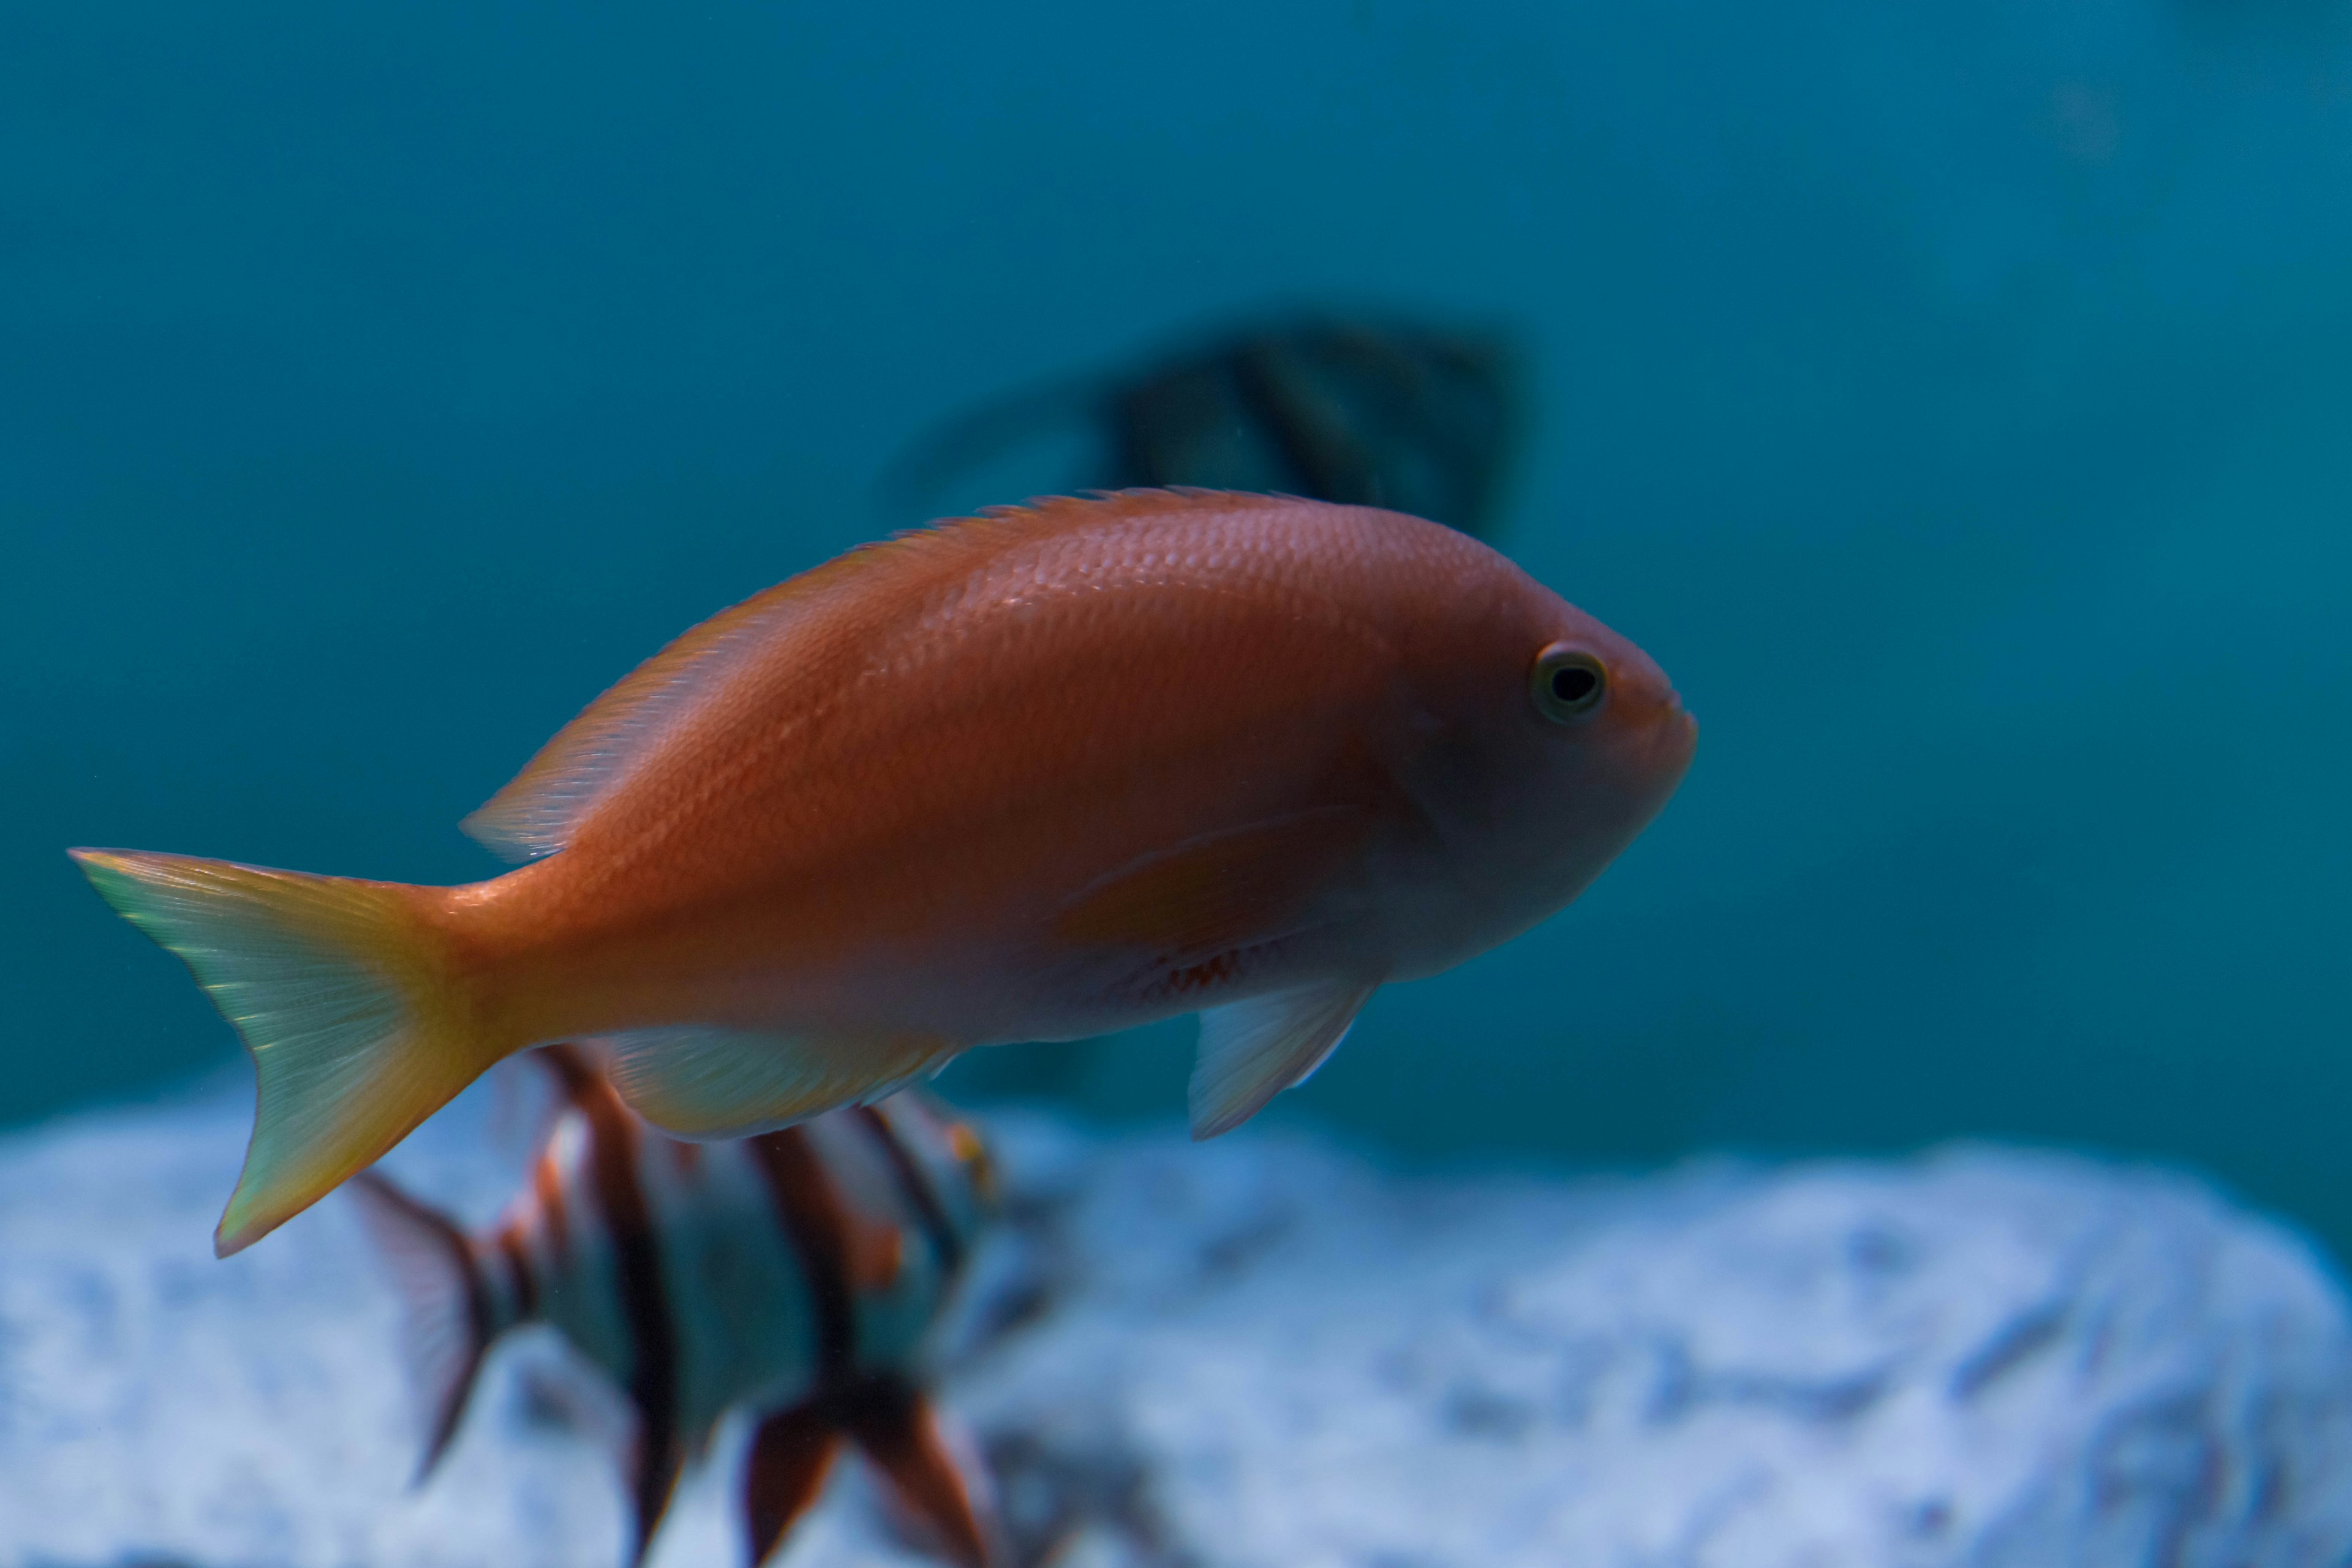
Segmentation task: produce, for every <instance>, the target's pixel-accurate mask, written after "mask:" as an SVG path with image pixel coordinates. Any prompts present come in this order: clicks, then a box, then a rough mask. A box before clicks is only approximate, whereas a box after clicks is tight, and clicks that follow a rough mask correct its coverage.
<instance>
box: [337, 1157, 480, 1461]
mask: <svg viewBox="0 0 2352 1568" xmlns="http://www.w3.org/2000/svg"><path fill="white" fill-rule="evenodd" d="M351 1191H352V1197H353V1198H354V1199H355V1200H357V1201H358V1204H359V1206H360V1217H361V1218H362V1220H363V1221H365V1222H366V1225H367V1228H368V1233H369V1234H370V1235H371V1236H373V1237H374V1238H375V1244H376V1248H377V1250H378V1251H380V1252H381V1253H382V1254H383V1261H384V1268H386V1270H387V1271H388V1272H389V1273H390V1274H391V1275H392V1282H393V1285H394V1288H395V1289H398V1290H399V1292H400V1298H401V1305H402V1306H403V1308H404V1309H405V1311H406V1320H405V1321H404V1324H403V1325H402V1327H403V1339H404V1342H405V1343H404V1348H405V1350H406V1352H407V1356H408V1374H409V1380H410V1382H411V1384H413V1385H414V1386H415V1391H416V1397H417V1401H418V1403H419V1404H420V1405H422V1407H423V1411H424V1415H425V1451H424V1455H423V1457H422V1458H420V1460H419V1461H418V1463H417V1467H416V1479H417V1480H418V1481H419V1482H422V1481H423V1480H424V1479H425V1477H427V1476H429V1475H431V1474H432V1473H433V1467H434V1466H436V1465H437V1464H439V1463H440V1462H441V1456H442V1455H443V1454H445V1453H446V1452H447V1451H448V1448H449V1441H450V1439H451V1438H453V1437H455V1436H457V1423H458V1422H459V1421H460V1420H461V1419H463V1418H464V1416H465V1414H466V1399H467V1395H468V1394H472V1393H473V1390H474V1380H475V1379H476V1378H477V1377H478V1376H479V1375H480V1373H481V1370H482V1356H483V1353H484V1352H487V1351H488V1349H489V1346H490V1341H491V1340H493V1339H495V1338H497V1337H498V1333H499V1330H500V1329H502V1328H504V1327H506V1326H507V1325H506V1323H505V1322H504V1321H502V1320H501V1317H500V1314H499V1307H498V1303H497V1299H496V1298H495V1297H494V1295H493V1293H492V1292H491V1290H490V1288H489V1285H488V1281H487V1280H485V1279H483V1278H482V1270H481V1266H480V1264H479V1263H478V1261H477V1259H476V1258H475V1255H474V1248H473V1246H472V1244H471V1243H469V1242H467V1239H466V1234H465V1232H463V1231H461V1230H459V1229H458V1228H457V1226H456V1225H455V1224H453V1223H452V1222H451V1221H450V1220H449V1218H448V1217H447V1216H446V1215H442V1214H440V1213H438V1212H437V1211H436V1210H434V1209H431V1208H427V1207H426V1206H425V1205H423V1204H421V1203H418V1202H417V1201H416V1200H415V1198H412V1197H410V1196H409V1195H408V1194H406V1193H404V1192H402V1191H401V1190H400V1189H399V1188H398V1187H396V1186H394V1184H392V1183H391V1182H389V1181H387V1180H386V1179H385V1178H383V1176H380V1175H378V1174H377V1173H375V1172H373V1171H362V1172H361V1173H359V1174H358V1175H356V1176H354V1177H352V1184H351Z"/></svg>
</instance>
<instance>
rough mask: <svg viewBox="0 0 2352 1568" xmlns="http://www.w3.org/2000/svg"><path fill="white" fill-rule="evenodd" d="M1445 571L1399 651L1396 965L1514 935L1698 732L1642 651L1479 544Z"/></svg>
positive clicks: (1551, 905)
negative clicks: (1404, 689) (1411, 646)
mask: <svg viewBox="0 0 2352 1568" xmlns="http://www.w3.org/2000/svg"><path fill="white" fill-rule="evenodd" d="M1474 548H1475V549H1478V550H1479V551H1480V552H1482V554H1483V555H1485V556H1486V557H1488V559H1486V560H1484V561H1481V562H1480V563H1478V564H1477V569H1476V570H1475V571H1474V572H1472V573H1469V574H1453V575H1452V577H1451V580H1450V582H1446V583H1444V586H1443V590H1442V591H1441V592H1439V593H1437V594H1436V595H1433V599H1434V600H1436V601H1438V602H1437V603H1434V604H1433V605H1432V608H1431V610H1430V612H1429V613H1428V614H1427V615H1426V616H1424V617H1423V622H1422V625H1421V626H1420V628H1419V629H1418V631H1417V633H1416V635H1415V637H1414V640H1415V641H1416V642H1418V643H1419V644H1420V645H1421V646H1420V647H1418V648H1417V649H1416V650H1415V651H1414V653H1413V654H1412V657H1409V658H1407V660H1406V661H1405V667H1406V668H1409V669H1411V670H1412V672H1413V674H1412V679H1411V685H1412V690H1411V693H1410V696H1409V698H1408V699H1407V701H1406V703H1405V705H1404V710H1403V711H1402V713H1401V714H1399V715H1398V719H1399V722H1397V723H1396V724H1395V725H1394V727H1393V730H1392V733H1394V734H1395V735H1397V736H1399V737H1401V739H1402V744H1401V745H1400V746H1399V747H1398V749H1397V750H1396V751H1393V752H1391V756H1392V758H1394V759H1395V762H1394V763H1393V776H1394V777H1395V779H1396V780H1397V782H1398V783H1399V784H1400V785H1401V786H1402V792H1403V794H1404V795H1405V797H1406V798H1407V799H1408V800H1409V801H1410V803H1411V805H1412V808H1413V818H1414V821H1415V823H1416V825H1417V826H1418V829H1419V831H1418V832H1416V833H1415V834H1413V835H1412V846H1411V847H1410V848H1409V849H1408V850H1407V851H1406V853H1405V855H1404V857H1403V859H1404V861H1405V862H1407V863H1408V864H1409V865H1410V867H1411V868H1410V870H1409V871H1408V875H1407V878H1406V879H1407V881H1408V882H1409V883H1411V884H1412V896H1411V897H1410V898H1409V900H1407V904H1408V910H1407V913H1408V920H1407V921H1406V922H1405V924H1404V926H1403V928H1402V929H1404V930H1406V931H1409V932H1411V933H1412V934H1411V935H1409V936H1408V937H1407V938H1405V939H1404V941H1403V942H1402V944H1401V946H1402V948H1404V949H1405V950H1406V951H1401V952H1399V954H1398V957H1399V959H1400V964H1399V972H1400V973H1431V972H1433V971H1434V970H1437V969H1441V968H1444V967H1446V966H1448V965H1450V964H1452V963H1458V962H1460V961H1461V960H1462V959H1464V958H1465V957H1468V956H1470V955H1471V954H1473V953H1475V952H1482V951H1484V950H1485V949H1486V948H1487V947H1491V946H1493V945H1495V944H1496V943H1497V942H1502V941H1504V940H1506V939H1507V938H1508V937H1510V936H1513V935H1516V934H1517V932H1519V931H1524V930H1526V929H1527V928H1528V926H1531V925H1533V924H1535V923H1536V922H1537V921H1540V920H1542V919H1544V918H1545V917H1546V916H1548V915H1549V914H1551V913H1553V912H1554V911H1556V910H1559V909H1560V908H1561V907H1563V906H1564V905H1566V904H1567V903H1569V902H1570V900H1573V899H1574V898H1575V897H1576V896H1577V895H1578V894H1579V893H1580V892H1582V891H1583V890H1584V889H1585V888H1586V887H1587V886H1589V885H1590V884H1591V881H1592V879H1594V878H1595V877H1597V876H1599V875H1600V874H1601V870H1602V869H1603V868H1606V867H1607V866H1608V864H1609V863H1610V861H1612V860H1613V859H1614V858H1616V857H1617V855H1618V854H1619V852H1621V851H1622V850H1623V849H1624V847H1626V846H1627V845H1629V844H1631V843H1632V842H1633V839H1634V837H1636V836H1637V835H1638V834H1639V833H1640V832H1641V831H1642V829H1643V827H1645V826H1648V824H1649V823H1650V821H1651V819H1652V818H1654V816H1657V814H1658V812H1659V811H1660V810H1661V809H1662V808H1663V807H1664V805H1665V803H1666V801H1667V799H1668V797H1669V796H1671V795H1673V794H1674V792H1675V786H1676V785H1678V784H1680V783H1681V782H1682V778H1683V774H1684V773H1685V772H1686V771H1687V770H1688V769H1689V767H1690V763H1691V756H1692V752H1693V751H1694V750H1695V748H1696V745H1697V742H1698V724H1697V721H1696V720H1695V719H1693V718H1692V716H1691V714H1690V712H1689V710H1687V709H1685V707H1684V706H1683V701H1682V699H1681V697H1680V695H1679V694H1678V693H1677V692H1676V691H1675V687H1674V683H1673V682H1672V681H1671V680H1669V679H1667V678H1666V674H1665V672H1664V670H1663V669H1661V668H1659V667H1658V665H1657V663H1656V661H1654V659H1652V658H1650V656H1649V655H1648V654H1646V653H1644V652H1643V651H1642V649H1641V648H1640V647H1636V646H1635V645H1634V644H1633V642H1632V641H1631V640H1629V639H1628V638H1626V637H1622V636H1621V635H1619V634H1618V633H1616V632H1614V631H1612V630H1611V629H1610V628H1609V627H1608V626H1603V625H1602V624H1601V622H1600V621H1598V620H1596V619H1595V618H1593V617H1592V616H1589V615H1587V614H1585V613H1584V612H1583V611H1581V610H1579V609H1577V608H1576V607H1575V606H1574V605H1570V604H1569V603H1567V601H1565V600H1563V599H1562V598H1560V597H1559V595H1557V594H1555V593H1553V592H1552V591H1551V590H1549V588H1546V587H1544V586H1543V585H1542V584H1539V583H1537V582H1536V581H1535V580H1534V579H1533V578H1531V577H1528V575H1527V574H1525V573H1523V572H1521V571H1520V570H1519V569H1518V568H1517V566H1515V565H1512V564H1511V563H1509V562H1508V561H1507V560H1505V559H1504V558H1503V557H1501V556H1499V555H1495V554H1493V552H1485V551H1484V550H1483V547H1474Z"/></svg>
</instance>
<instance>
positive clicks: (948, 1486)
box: [840, 1376, 991, 1568]
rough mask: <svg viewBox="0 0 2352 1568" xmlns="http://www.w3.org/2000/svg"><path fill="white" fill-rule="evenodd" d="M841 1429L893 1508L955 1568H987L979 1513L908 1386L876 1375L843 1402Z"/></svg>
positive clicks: (937, 1432)
mask: <svg viewBox="0 0 2352 1568" xmlns="http://www.w3.org/2000/svg"><path fill="white" fill-rule="evenodd" d="M840 1403H841V1405H842V1406H843V1412H842V1414H843V1425H844V1426H845V1427H847V1429H848V1431H849V1435H850V1436H851V1437H853V1438H855V1439H856V1443H857V1446H858V1447H859V1448H860V1449H862V1450H863V1451H864V1452H865V1455H866V1458H868V1459H871V1460H872V1461H873V1462H874V1468H876V1469H878V1470H880V1471H881V1472H882V1474H883V1475H884V1476H885V1477H887V1479H888V1480H889V1482H890V1489H891V1490H892V1491H893V1492H895V1493H896V1494H897V1495H898V1501H899V1503H900V1504H901V1505H902V1506H904V1507H905V1508H906V1510H907V1511H908V1513H910V1514H911V1515H913V1516H914V1518H915V1519H916V1520H917V1521H919V1523H920V1524H921V1525H922V1527H923V1529H924V1531H925V1533H927V1534H929V1535H930V1536H931V1537H933V1538H934V1542H935V1543H936V1545H937V1546H938V1548H939V1549H940V1553H941V1554H942V1555H944V1556H945V1557H946V1558H947V1559H948V1560H949V1561H950V1562H951V1563H956V1564H958V1565H959V1568H988V1564H989V1562H990V1558H991V1553H990V1552H989V1550H988V1532H987V1531H986V1530H985V1529H984V1528H983V1527H982V1522H981V1521H982V1511H983V1510H982V1509H981V1508H979V1507H977V1506H975V1497H974V1493H973V1491H972V1489H971V1487H970V1485H969V1484H968V1483H967V1482H966V1481H965V1479H964V1476H963V1472H962V1471H961V1469H960V1468H958V1467H957V1465H956V1462H955V1458H954V1456H953V1455H952V1454H951V1453H950V1451H949V1447H948V1445H947V1443H946V1442H945V1441H944V1440H943V1437H942V1435H941V1433H940V1428H939V1426H938V1423H937V1422H936V1421H935V1420H934V1419H933V1417H932V1415H931V1410H930V1406H929V1405H927V1404H926V1403H925V1402H924V1400H923V1396H922V1395H921V1394H919V1393H917V1392H916V1391H915V1389H914V1387H913V1385H912V1384H908V1383H906V1382H904V1381H902V1380H900V1379H898V1378H896V1377H887V1376H886V1377H877V1378H874V1379H871V1380H870V1381H868V1382H867V1383H866V1384H863V1385H862V1386H860V1387H858V1388H857V1389H856V1391H855V1392H854V1393H853V1394H849V1395H848V1396H846V1397H845V1398H843V1399H842V1400H841V1402H840Z"/></svg>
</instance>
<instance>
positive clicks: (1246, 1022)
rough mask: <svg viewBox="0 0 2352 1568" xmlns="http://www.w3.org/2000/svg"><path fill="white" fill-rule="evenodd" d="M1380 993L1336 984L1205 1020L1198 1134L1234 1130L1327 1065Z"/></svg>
mask: <svg viewBox="0 0 2352 1568" xmlns="http://www.w3.org/2000/svg"><path fill="white" fill-rule="evenodd" d="M1374 989H1376V988H1375V987H1373V986H1370V985H1365V984H1359V983H1357V982H1354V981H1345V980H1342V981H1331V982H1327V983H1324V984H1316V985H1304V986H1300V987H1298V988H1297V989H1296V990H1291V991H1277V992H1275V993H1274V994H1271V995H1266V996H1253V997H1251V998H1250V999H1249V1000H1248V1001H1246V1002H1234V1003H1231V1004H1229V1005H1225V1006H1223V1007H1213V1008H1211V1009H1209V1011H1207V1012H1205V1013H1203V1014H1202V1015H1201V1050H1200V1055H1199V1057H1198V1058H1197V1059H1196V1060H1195V1061H1194V1063H1193V1065H1192V1092H1191V1096H1190V1098H1191V1102H1192V1136H1193V1137H1194V1138H1196V1139H1205V1138H1214V1137H1215V1136H1217V1134H1219V1133H1220V1132H1230V1131H1233V1130H1234V1128H1236V1127H1239V1126H1240V1125H1241V1124H1242V1123H1243V1122H1244V1121H1248V1120H1249V1119H1250V1118H1251V1117H1253V1116H1255V1115H1256V1114H1257V1113H1258V1112H1259V1111H1260V1110H1265V1102H1266V1101H1267V1100H1272V1099H1273V1098H1274V1097H1275V1096H1276V1095H1277V1094H1280V1093H1281V1092H1282V1091H1283V1090H1284V1089H1289V1088H1291V1087H1292V1086H1293V1085H1295V1084H1300V1083H1304V1082H1306V1081H1307V1077H1308V1075H1310V1074H1312V1073H1313V1072H1314V1071H1315V1069H1316V1068H1319V1067H1321V1066H1322V1065H1323V1058H1326V1057H1328V1056H1329V1055H1330V1054H1331V1053H1332V1052H1333V1051H1335V1050H1337V1049H1339V1042H1340V1041H1341V1040H1342V1039H1345V1038H1346V1037H1347V1034H1348V1026H1349V1025H1350V1024H1353V1023H1354V1022H1355V1021H1356V1014H1357V1013H1358V1012H1359V1011H1360V1009H1361V1008H1362V1007H1363V1005H1364V1004H1365V1003H1366V1002H1367V1001H1369V1000H1370V997H1371V994H1372V992H1373V991H1374Z"/></svg>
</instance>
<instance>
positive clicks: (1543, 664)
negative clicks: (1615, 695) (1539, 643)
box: [1529, 644, 1609, 724]
mask: <svg viewBox="0 0 2352 1568" xmlns="http://www.w3.org/2000/svg"><path fill="white" fill-rule="evenodd" d="M1529 684H1530V689H1532V691H1533V692H1534V695H1535V700H1536V710H1537V711H1538V712H1540V713H1541V714H1542V715H1543V716H1544V717H1545V718H1547V719H1549V720H1550V721H1552V722H1553V723H1555V724H1567V723H1572V722H1573V721H1576V720H1579V719H1581V718H1583V717H1584V716H1585V715H1586V714H1588V713H1591V711H1592V710H1594V709H1596V708H1598V707H1600V706H1601V699H1602V698H1603V697H1606V696H1607V695H1608V694H1609V667H1608V666H1606V665H1604V664H1602V663H1601V661H1600V660H1599V659H1597V658H1593V657H1592V656H1591V654H1589V653H1586V652H1585V651H1584V650H1583V649H1582V648H1575V647H1559V645H1557V644H1555V645H1554V646H1552V647H1548V648H1546V649H1544V650H1543V652H1541V653H1539V654H1538V655H1537V656H1536V668H1535V672H1534V675H1533V678H1532V679H1531V681H1530V683H1529Z"/></svg>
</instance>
